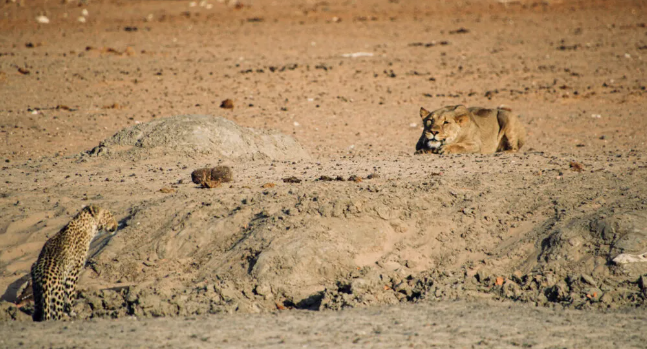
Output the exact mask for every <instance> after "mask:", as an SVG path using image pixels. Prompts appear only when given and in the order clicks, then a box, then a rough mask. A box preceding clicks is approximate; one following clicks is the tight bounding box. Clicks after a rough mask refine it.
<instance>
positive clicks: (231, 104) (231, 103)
mask: <svg viewBox="0 0 647 349" xmlns="http://www.w3.org/2000/svg"><path fill="white" fill-rule="evenodd" d="M220 108H222V109H234V101H232V100H231V99H229V98H227V99H225V100H224V101H222V103H220Z"/></svg>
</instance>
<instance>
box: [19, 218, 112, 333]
mask: <svg viewBox="0 0 647 349" xmlns="http://www.w3.org/2000/svg"><path fill="white" fill-rule="evenodd" d="M117 227H118V224H117V221H116V220H115V218H114V217H113V215H112V214H111V213H110V211H108V210H107V209H104V208H101V207H99V206H96V205H88V206H85V207H84V208H83V209H81V211H79V213H77V215H76V216H74V218H72V220H70V222H68V224H67V225H65V226H64V227H63V228H62V229H61V230H60V231H59V232H58V233H56V234H55V235H54V236H53V237H51V238H50V239H49V240H47V242H45V245H44V246H43V248H42V250H41V251H40V254H39V256H38V259H37V260H36V262H35V263H34V264H33V265H32V267H31V278H32V290H33V296H34V312H33V314H32V319H33V320H34V321H46V320H61V319H64V318H70V317H72V316H73V315H74V313H73V312H72V302H73V301H74V299H75V298H76V286H77V281H78V277H79V274H80V272H81V271H82V270H83V267H84V266H85V262H86V259H87V254H88V250H89V249H90V243H91V242H92V240H93V239H94V238H95V236H96V235H97V233H98V232H100V231H108V232H115V231H116V230H117Z"/></svg>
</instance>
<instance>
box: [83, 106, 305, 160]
mask: <svg viewBox="0 0 647 349" xmlns="http://www.w3.org/2000/svg"><path fill="white" fill-rule="evenodd" d="M84 154H86V155H90V156H108V157H116V158H127V159H129V158H133V157H136V158H150V157H160V156H165V155H183V156H190V157H196V156H202V155H212V156H214V155H215V156H216V157H223V158H230V159H248V160H262V159H270V160H292V161H294V160H298V159H308V158H309V154H308V153H307V152H306V151H305V150H304V149H303V148H302V147H301V145H300V144H299V143H298V142H297V141H295V140H294V139H293V138H292V137H290V136H286V135H283V134H281V133H278V132H275V131H266V130H256V129H252V128H247V127H241V126H238V125H237V124H235V123H234V122H233V121H231V120H227V119H225V118H222V117H215V116H209V115H179V116H173V117H168V118H161V119H156V120H153V121H150V122H147V123H141V124H137V125H135V126H132V127H129V128H125V129H123V130H121V131H119V132H117V133H116V134H115V135H113V136H112V137H110V138H108V139H106V140H104V141H102V142H101V143H100V144H99V145H98V146H97V147H95V148H93V149H92V150H90V151H88V152H87V153H84Z"/></svg>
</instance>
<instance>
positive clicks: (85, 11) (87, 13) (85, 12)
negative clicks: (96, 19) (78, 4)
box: [81, 8, 90, 17]
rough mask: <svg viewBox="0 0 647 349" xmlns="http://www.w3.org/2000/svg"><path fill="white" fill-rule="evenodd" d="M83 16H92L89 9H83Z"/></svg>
mask: <svg viewBox="0 0 647 349" xmlns="http://www.w3.org/2000/svg"><path fill="white" fill-rule="evenodd" d="M81 14H82V15H84V16H86V17H87V16H89V15H90V13H89V12H88V10H87V9H85V8H84V9H83V11H81Z"/></svg>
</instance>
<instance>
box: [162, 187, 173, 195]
mask: <svg viewBox="0 0 647 349" xmlns="http://www.w3.org/2000/svg"><path fill="white" fill-rule="evenodd" d="M160 193H164V194H170V193H175V189H173V188H169V187H164V188H162V189H160Z"/></svg>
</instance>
